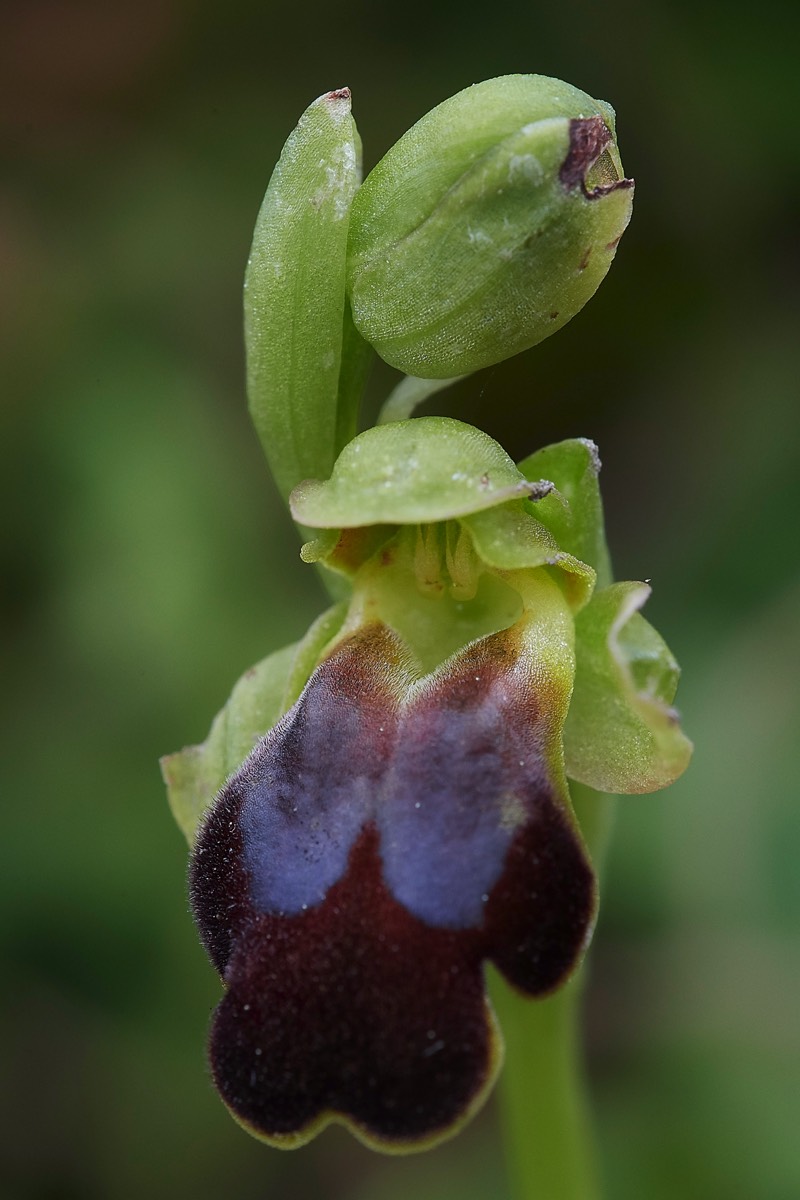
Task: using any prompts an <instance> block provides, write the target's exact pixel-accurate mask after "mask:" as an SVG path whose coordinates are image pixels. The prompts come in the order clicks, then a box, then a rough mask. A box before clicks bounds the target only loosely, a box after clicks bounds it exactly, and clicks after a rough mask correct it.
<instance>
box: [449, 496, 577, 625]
mask: <svg viewBox="0 0 800 1200" xmlns="http://www.w3.org/2000/svg"><path fill="white" fill-rule="evenodd" d="M549 498H550V497H548V496H545V497H544V499H542V500H537V501H536V504H535V511H536V513H537V514H538V512H539V507H540V505H542V504H543V503H545V501H546V500H548V499H549ZM531 507H534V506H533V505H532V504H530V503H527V502H525V501H517V502H512V503H509V504H503V505H501V506H499V507H497V508H490V509H485V510H484V511H483V512H479V513H473V514H471V515H470V516H466V517H462V518H461V524H462V525H463V526H465V528H467V529H468V530H469V532H470V534H471V535H472V541H473V545H474V547H475V551H476V553H477V555H478V557H479V558H480V559H481V560H482V561H483V562H484V563H486V565H487V566H490V567H494V568H495V569H497V570H500V571H523V570H529V569H531V568H535V567H543V566H548V567H558V568H560V570H561V571H562V572H564V573H565V576H566V578H565V579H564V580H563V583H564V585H565V590H566V594H567V598H568V600H569V602H570V605H571V607H572V608H573V609H575V610H576V611H577V609H579V608H583V606H584V605H585V604H588V602H589V600H590V598H591V595H592V591H593V589H594V581H595V573H594V571H593V570H592V568H591V567H589V566H587V565H586V563H584V562H581V561H580V560H579V559H577V558H575V557H574V556H573V555H571V554H565V553H564V552H563V551H562V550H561V548H560V546H559V544H558V542H557V541H556V539H555V538H554V537H553V534H552V533H551V532H550V530H549V529H547V528H546V526H545V525H544V524H543V523H542V522H541V521H537V519H536V517H534V516H533V515H532V514H531V513H530V512H529V511H528V509H529V508H531Z"/></svg>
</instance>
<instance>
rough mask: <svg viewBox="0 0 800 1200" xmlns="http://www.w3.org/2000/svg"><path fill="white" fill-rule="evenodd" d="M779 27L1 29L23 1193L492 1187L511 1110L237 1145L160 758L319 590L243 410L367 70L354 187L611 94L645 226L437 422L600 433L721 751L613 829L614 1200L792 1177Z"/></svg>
mask: <svg viewBox="0 0 800 1200" xmlns="http://www.w3.org/2000/svg"><path fill="white" fill-rule="evenodd" d="M795 12H796V9H795V7H794V6H793V5H791V4H790V3H788V2H787V3H785V4H782V3H780V2H779V0H762V3H760V4H759V5H758V6H757V7H754V6H752V5H744V4H739V3H736V2H734V3H722V2H721V0H720V2H713V0H680V2H672V3H668V2H664V0H662V2H659V0H645V2H643V3H639V4H636V3H634V2H633V0H606V2H605V3H603V4H602V5H601V4H596V3H590V2H589V0H584V2H580V0H569V2H565V3H561V4H559V5H556V4H548V5H545V4H543V3H538V2H533V3H531V2H527V3H517V2H514V3H504V2H503V0H499V3H494V4H490V5H486V6H478V5H476V4H473V3H471V0H465V2H462V3H456V2H455V0H448V2H445V3H439V4H433V5H432V6H430V5H429V4H426V3H423V2H422V0H405V3H404V4H402V5H392V6H388V5H387V6H381V5H376V4H369V3H366V2H364V0H340V3H338V4H329V3H320V2H319V0H310V2H309V3H307V4H305V5H302V6H301V5H291V4H281V5H274V4H270V3H264V2H263V0H262V2H261V3H255V2H254V0H228V3H226V4H212V3H209V2H207V0H206V2H203V0H112V2H111V3H107V2H104V0H75V2H74V3H59V2H58V0H11V2H10V3H9V2H7V3H6V4H4V6H3V38H2V50H1V51H0V54H2V57H3V60H4V61H3V62H2V64H0V93H2V99H1V101H0V113H2V115H0V125H1V126H2V131H3V143H4V148H3V164H2V176H1V177H0V230H2V233H1V235H0V239H1V240H0V245H1V246H2V250H1V251H0V255H1V256H2V274H0V308H1V309H2V312H1V314H0V347H1V348H2V354H3V358H4V360H5V367H6V370H5V372H4V374H5V379H6V382H5V385H4V388H3V396H2V425H3V434H2V449H3V452H4V461H3V468H2V485H3V488H4V490H5V495H4V497H3V502H2V507H1V509H0V511H1V512H2V522H3V526H4V535H5V536H4V538H3V577H4V581H5V588H4V600H3V627H4V635H7V649H6V650H5V651H4V668H3V678H4V685H5V686H4V689H3V690H4V696H3V716H2V725H1V726H0V736H1V737H2V739H3V742H4V749H3V776H4V784H3V799H2V818H1V819H2V831H1V832H0V954H2V960H3V969H2V974H3V981H4V986H3V995H2V1001H1V1002H0V1004H1V1009H0V1038H1V1039H2V1050H1V1056H2V1057H1V1060H0V1061H1V1063H2V1065H1V1067H0V1070H1V1071H2V1079H3V1088H2V1100H1V1103H2V1111H0V1195H2V1197H3V1200H95V1198H103V1200H105V1198H109V1200H133V1198H137V1200H138V1198H139V1197H142V1196H147V1197H149V1198H150V1200H160V1198H162V1197H164V1198H167V1197H169V1198H171V1200H180V1198H181V1197H192V1198H194V1200H206V1198H209V1200H210V1198H217V1197H225V1198H226V1200H227V1198H230V1200H262V1198H268V1197H269V1198H271V1197H275V1198H282V1197H292V1198H296V1200H303V1198H304V1197H311V1196H314V1197H323V1198H324V1200H406V1198H407V1197H409V1196H414V1198H415V1200H443V1198H449V1197H454V1198H458V1200H506V1197H507V1194H508V1193H507V1187H506V1183H505V1177H504V1168H503V1163H502V1157H501V1150H500V1145H499V1138H498V1132H497V1127H496V1117H495V1113H494V1111H493V1108H492V1106H491V1105H490V1106H489V1108H488V1109H487V1111H486V1112H485V1113H484V1114H483V1115H482V1116H481V1117H480V1118H479V1120H478V1121H477V1122H476V1123H475V1124H474V1125H473V1126H472V1127H471V1128H470V1129H469V1130H468V1131H467V1132H466V1133H465V1134H463V1135H462V1136H461V1137H460V1138H459V1139H458V1140H457V1141H456V1142H454V1143H451V1144H450V1145H448V1146H446V1147H444V1148H442V1149H440V1150H437V1151H434V1152H432V1153H430V1154H428V1155H424V1156H420V1157H417V1158H412V1159H401V1160H387V1159H382V1158H380V1157H379V1156H376V1155H372V1154H370V1153H368V1152H367V1151H366V1150H363V1149H362V1148H360V1147H359V1146H358V1145H357V1144H356V1143H355V1142H353V1141H352V1140H351V1139H349V1138H348V1137H347V1136H346V1135H345V1134H344V1133H343V1132H341V1131H337V1130H331V1131H329V1132H327V1133H326V1134H325V1135H324V1136H323V1137H322V1138H321V1139H320V1140H319V1141H318V1142H316V1143H315V1144H314V1145H313V1146H312V1147H311V1148H309V1149H308V1150H307V1151H304V1152H302V1153H300V1154H296V1155H285V1154H281V1153H279V1152H277V1151H271V1150H269V1149H266V1148H265V1147H263V1146H260V1145H259V1144H257V1143H256V1142H254V1141H252V1140H251V1139H250V1138H249V1137H248V1136H247V1135H246V1134H244V1133H243V1132H242V1131H240V1130H239V1129H238V1128H237V1127H236V1126H235V1125H234V1123H233V1122H232V1121H231V1120H230V1118H229V1117H228V1116H227V1114H226V1113H225V1111H224V1109H223V1107H222V1105H221V1103H220V1102H219V1101H218V1100H217V1098H216V1096H215V1094H214V1093H213V1091H212V1089H211V1086H210V1083H209V1081H208V1078H207V1074H206V1067H205V1063H204V1054H203V1043H204V1037H205V1029H206V1025H207V1021H208V1016H209V1013H210V1010H211V1008H212V1006H213V1005H214V1003H215V1002H216V998H217V997H218V994H219V986H218V982H217V980H216V978H215V976H214V974H213V972H212V970H211V968H210V967H209V966H208V964H207V962H206V960H205V956H204V954H203V952H202V951H201V949H200V947H199V944H198V942H197V939H196V936H195V933H194V929H193V927H192V924H191V921H190V918H189V916H188V912H187V905H186V897H185V883H184V875H185V860H186V849H185V846H184V844H183V843H182V840H181V837H180V835H179V833H178V831H177V829H176V828H174V827H173V825H172V822H171V820H170V817H169V814H168V811H167V807H166V802H165V798H164V793H163V788H162V785H161V782H160V778H159V773H158V768H157V759H158V756H159V755H160V754H162V753H165V752H167V751H171V750H174V749H177V748H178V747H179V746H181V745H183V744H185V743H189V742H194V741H198V740H200V739H201V738H202V737H203V736H204V735H205V731H206V729H207V727H208V724H209V722H210V719H211V716H212V715H213V713H214V712H215V711H216V710H217V708H218V707H219V706H220V705H221V704H222V702H223V701H224V700H225V698H226V696H227V694H228V691H229V689H230V686H231V684H232V683H233V681H234V680H235V679H236V678H237V677H238V676H239V674H240V673H241V672H242V671H243V670H244V669H245V668H246V667H248V666H249V665H250V664H251V663H252V662H254V661H255V660H257V659H258V658H260V657H262V656H263V655H264V654H265V653H267V652H268V651H270V650H272V649H274V648H277V647H279V646H281V645H282V644H284V643H286V642H287V641H290V640H293V639H295V638H296V637H298V636H299V635H300V634H301V633H302V632H303V631H304V629H305V627H306V625H307V624H308V622H309V620H310V619H311V618H312V617H313V616H314V615H315V614H316V613H317V612H318V611H319V608H320V606H321V604H322V597H321V594H320V593H319V591H318V588H317V584H316V581H315V577H314V574H313V572H312V571H311V570H310V569H309V568H306V567H303V566H302V564H301V563H300V560H299V558H298V555H297V547H296V542H295V538H294V533H293V530H292V528H291V526H290V523H289V521H288V518H287V517H286V515H285V514H284V512H283V511H282V509H281V506H280V504H279V502H278V500H277V498H276V495H275V492H274V491H273V488H272V485H271V483H270V481H269V479H268V477H267V474H266V471H265V468H264V465H263V462H262V460H261V457H260V452H259V449H258V446H257V443H256V439H255V436H254V434H253V433H252V431H251V429H250V427H249V424H248V420H247V417H246V412H245V404H244V397H243V361H242V360H243V356H242V347H241V317H240V304H241V278H242V272H243V267H244V262H245V258H246V255H247V251H248V245H249V239H250V234H251V231H252V226H253V222H254V219H255V214H256V211H257V209H258V205H259V203H260V200H261V196H262V194H263V191H264V188H265V186H266V182H267V179H268V177H269V173H270V171H271V168H272V165H273V163H274V161H275V159H276V157H277V155H278V153H279V151H280V148H281V145H282V143H283V141H284V139H285V137H286V136H287V135H288V133H289V131H290V129H291V128H292V126H293V125H294V123H295V121H296V119H297V117H298V116H299V114H300V112H301V111H302V109H303V108H304V107H305V106H306V105H307V104H308V103H309V102H310V101H311V99H313V98H314V97H315V96H316V95H318V94H319V93H320V92H322V91H325V90H328V89H330V88H333V87H338V86H341V85H343V84H348V85H350V87H351V88H352V89H353V93H354V107H355V113H356V117H357V120H358V123H359V126H360V129H361V132H362V135H363V137H364V142H365V150H366V159H367V165H368V166H369V165H370V164H371V163H373V162H374V161H376V159H377V158H378V157H379V156H380V154H382V153H383V151H384V150H385V149H386V148H388V146H389V145H390V144H391V142H393V141H394V140H395V138H396V137H398V136H399V135H400V134H401V133H402V132H403V131H404V130H405V129H406V128H407V127H408V126H409V125H410V124H411V123H412V122H413V121H414V120H416V119H417V118H418V117H419V116H420V115H422V113H424V112H425V111H426V110H427V109H428V108H430V107H431V106H432V105H433V104H435V103H437V102H438V101H440V100H442V99H444V98H445V97H446V96H448V95H450V94H451V93H453V92H454V91H457V90H458V89H459V88H461V87H463V86H465V85H467V84H469V83H472V82H475V81H477V80H479V79H482V78H487V77H489V76H492V75H496V74H503V73H506V72H509V71H537V72H540V73H543V74H552V75H558V76H561V77H563V78H566V79H568V80H570V81H571V82H573V83H575V84H577V85H579V86H580V87H582V88H584V89H585V90H587V91H589V92H591V93H593V94H595V95H598V96H601V97H603V98H604V99H608V100H610V101H611V102H612V103H613V104H614V105H615V106H616V108H617V112H618V120H619V137H620V143H621V147H622V152H623V158H624V161H625V164H626V167H627V170H628V172H629V173H631V174H633V175H634V176H635V177H636V180H637V184H638V186H637V193H636V205H635V215H634V220H633V224H632V226H631V228H630V230H629V232H628V233H627V234H626V236H625V238H624V240H623V242H622V246H621V249H620V252H619V255H618V257H617V261H616V263H615V265H614V268H613V270H612V272H611V275H610V276H609V278H608V280H607V281H606V283H605V284H604V285H603V287H602V288H601V291H600V292H599V294H598V296H597V297H596V298H595V299H594V300H593V301H592V302H591V304H590V305H589V306H588V308H587V309H586V310H585V311H584V312H583V313H582V314H581V315H580V316H579V317H577V318H576V319H575V321H573V322H572V324H570V325H569V326H568V327H567V328H566V329H565V330H564V331H563V332H562V333H560V334H559V335H558V336H557V337H555V338H553V339H551V340H550V341H548V342H545V343H544V344H543V345H542V346H540V347H538V348H537V349H535V350H533V351H531V352H530V353H528V354H526V355H524V356H522V357H521V358H520V359H517V360H514V361H512V362H509V363H506V364H503V365H502V366H499V367H497V368H495V369H492V370H490V371H486V372H483V373H481V374H480V375H477V376H475V377H473V378H472V379H470V380H469V381H467V382H465V383H463V384H462V385H460V386H459V387H458V388H457V389H455V390H454V391H453V392H452V393H445V394H444V396H443V397H440V398H439V400H438V405H435V403H434V402H432V403H431V405H430V410H431V411H433V410H434V409H435V410H436V411H446V412H449V413H451V414H452V415H459V416H462V417H464V418H465V419H466V420H470V419H471V420H473V421H475V422H476V423H478V424H480V425H482V426H483V427H484V428H486V429H487V430H488V431H489V432H490V433H492V434H493V435H494V436H496V437H498V438H499V439H500V440H501V441H503V442H504V443H505V445H506V446H507V448H508V449H509V450H510V451H511V452H512V453H514V454H516V455H518V456H522V455H523V454H525V453H527V452H528V451H530V450H531V449H533V448H535V447H536V446H538V445H541V444H544V443H546V442H547V441H553V440H557V439H561V438H564V437H568V436H573V435H586V436H591V437H593V438H595V440H596V441H597V442H598V443H599V445H600V448H601V452H602V457H603V461H604V472H603V483H604V491H605V496H606V502H607V512H608V522H609V531H610V540H611V545H612V551H613V553H614V557H615V562H616V567H617V573H618V575H619V576H621V577H623V578H626V577H632V578H648V579H649V578H652V580H653V583H654V587H655V593H654V597H653V599H652V601H651V603H650V606H649V613H648V615H649V616H650V617H651V619H652V620H653V621H654V623H655V624H656V625H657V627H658V628H659V629H660V630H661V631H662V633H663V634H664V635H665V637H666V638H667V640H668V641H669V643H670V644H671V646H672V648H673V650H674V651H675V653H676V654H677V656H678V658H679V659H680V661H681V662H682V664H683V666H684V681H683V683H682V686H681V690H680V692H679V701H680V705H681V709H682V711H683V714H684V718H685V724H686V727H687V729H688V731H689V733H690V734H691V735H692V736H693V737H694V739H695V741H696V744H697V750H696V757H695V761H694V764H693V766H692V767H691V769H690V770H689V772H688V773H687V775H686V776H685V777H684V778H683V779H682V780H681V781H680V782H679V783H678V784H676V785H675V786H674V787H673V788H672V789H670V790H669V791H668V792H666V793H663V794H659V795H657V796H652V797H630V798H628V799H626V800H624V801H623V802H622V803H621V805H620V809H619V819H618V823H617V830H616V838H615V842H614V848H613V853H612V855H611V861H610V864H609V876H608V885H607V887H606V890H605V895H604V904H603V911H602V917H601V925H600V930H599V934H598V938H597V941H596V946H595V951H594V959H593V970H592V981H591V987H590V990H589V995H588V1002H587V1036H588V1055H589V1067H590V1074H591V1086H592V1093H593V1100H594V1105H595V1110H596V1114H597V1127H598V1137H599V1144H600V1148H601V1155H602V1162H603V1169H604V1173H605V1176H606V1182H607V1195H608V1198H609V1200H676V1198H680V1200H683V1198H684V1197H687V1198H702V1200H705V1198H709V1200H716V1198H723V1197H724V1198H725V1200H740V1198H741V1200H755V1198H758V1200H793V1198H795V1197H797V1196H798V1195H800V1150H798V1145H797V1140H796V1123H797V1114H798V1090H799V1080H798V1076H800V1071H798V1066H799V1065H800V1029H799V1028H798V1011H799V1010H800V988H799V987H798V979H799V978H800V962H799V961H798V959H799V957H800V955H799V954H798V943H797V938H796V930H797V927H798V917H800V872H798V866H797V864H798V859H799V858H800V806H799V805H798V804H797V801H796V790H797V774H798V751H797V733H798V728H800V721H799V720H798V718H799V717H800V686H799V685H798V675H797V665H798V662H800V655H798V650H799V649H800V647H798V641H799V640H800V638H798V622H797V612H798V603H800V572H798V560H797V555H796V542H797V524H798V514H799V513H800V494H799V493H800V486H799V485H798V479H799V478H800V473H799V472H798V470H797V458H798V449H799V448H800V436H799V435H800V427H799V426H800V422H799V421H798V404H797V383H798V366H800V364H799V363H798V356H797V351H796V345H795V342H796V339H797V318H798V306H797V303H796V283H797V275H798V270H797V268H798V259H797V254H796V251H797V248H798V247H797V221H796V217H797V201H798V163H799V162H800V154H798V138H797V131H796V114H797V111H798V99H800V97H798V95H797V86H796V85H797V67H796V41H797V35H798V32H799V30H798V22H797V19H796V17H795V15H794V14H795ZM390 381H391V372H389V370H388V368H382V369H381V370H380V371H377V372H376V374H375V376H374V377H373V383H372V397H373V403H375V402H376V398H377V397H378V396H379V395H380V394H381V393H382V392H385V390H386V388H387V387H388V385H389V383H390ZM4 640H5V638H4ZM531 1087H536V1081H535V1080H532V1081H531Z"/></svg>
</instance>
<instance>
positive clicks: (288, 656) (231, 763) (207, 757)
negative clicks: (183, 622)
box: [161, 604, 346, 846]
mask: <svg viewBox="0 0 800 1200" xmlns="http://www.w3.org/2000/svg"><path fill="white" fill-rule="evenodd" d="M345 611H346V606H345V605H344V604H340V605H336V606H335V607H334V608H330V609H328V611H327V612H324V613H323V614H322V616H320V617H318V618H317V620H316V621H315V622H314V624H313V625H312V626H311V628H310V629H309V631H308V633H307V634H306V635H305V637H304V638H303V639H302V640H301V641H299V642H295V643H294V644H293V645H291V646H285V647H284V648H283V649H282V650H276V651H275V652H274V653H273V654H268V655H267V657H266V658H264V659H262V660H261V662H259V663H256V665H255V666H254V667H251V668H250V670H249V671H245V673H244V675H243V676H242V677H241V679H240V680H239V681H238V682H237V684H236V685H235V687H234V689H233V691H232V692H231V695H230V698H229V699H228V701H227V703H226V704H225V706H224V707H223V708H222V709H221V711H220V712H218V713H217V715H216V717H215V718H214V720H213V722H212V725H211V729H210V731H209V734H208V737H207V738H206V740H205V741H204V742H201V743H200V745H198V746H187V747H185V749H183V750H179V751H177V752H176V753H175V754H167V755H165V756H164V757H163V758H162V759H161V774H162V776H163V779H164V782H165V784H166V785H167V797H168V799H169V805H170V808H171V810H172V815H173V817H174V818H175V821H176V823H177V825H178V827H179V829H180V830H181V832H182V833H183V834H184V836H185V837H186V840H187V841H188V843H189V845H190V846H191V845H193V844H194V840H195V838H196V836H197V831H198V829H199V827H200V823H201V821H202V819H203V814H204V813H205V811H206V809H207V808H208V807H209V805H210V804H211V802H212V801H213V799H214V797H215V796H216V794H217V792H218V791H219V790H220V788H221V787H222V786H223V784H224V783H225V781H226V779H228V777H229V776H230V775H231V774H233V772H234V771H237V770H238V769H239V767H240V766H241V765H242V763H243V762H244V760H245V759H246V758H247V756H248V754H249V753H250V751H251V750H252V749H253V746H254V745H255V744H256V742H257V741H258V739H259V738H260V737H263V736H264V734H265V733H267V732H268V731H269V730H270V729H272V727H273V725H275V723H276V722H277V721H278V720H279V719H280V718H281V717H282V716H283V714H284V713H285V712H287V711H288V709H290V708H291V706H292V704H294V702H295V700H296V699H297V697H298V696H299V694H300V692H301V691H302V690H303V687H304V686H305V684H306V682H307V680H308V678H309V676H310V675H311V673H312V671H313V670H314V668H315V667H316V665H317V662H318V660H319V658H320V657H321V655H322V653H323V651H324V649H325V646H326V644H327V643H328V642H330V641H331V639H332V638H333V637H334V636H335V635H336V633H337V632H338V630H339V627H340V626H341V624H342V621H343V620H344V616H345Z"/></svg>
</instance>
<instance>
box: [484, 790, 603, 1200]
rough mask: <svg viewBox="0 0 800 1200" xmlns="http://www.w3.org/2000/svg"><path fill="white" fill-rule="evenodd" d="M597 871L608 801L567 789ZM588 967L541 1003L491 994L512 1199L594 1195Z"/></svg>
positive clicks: (507, 992)
mask: <svg viewBox="0 0 800 1200" xmlns="http://www.w3.org/2000/svg"><path fill="white" fill-rule="evenodd" d="M571 790H572V795H573V801H574V805H575V810H576V814H577V816H578V819H579V822H580V825H581V829H582V831H583V835H584V838H585V840H586V844H587V846H588V848H589V851H590V853H591V855H592V860H593V862H594V864H595V869H596V870H597V872H598V874H599V871H600V866H601V862H602V858H603V854H604V850H605V846H606V842H607V839H608V833H609V829H610V825H611V819H612V814H613V806H614V802H613V798H612V797H609V796H602V795H600V794H599V793H597V792H592V791H591V790H590V789H589V788H586V787H582V786H580V785H574V784H573V785H572V786H571ZM585 969H586V968H585V966H584V967H582V968H581V970H580V971H579V972H578V974H577V975H576V976H575V977H574V978H573V979H572V980H571V981H570V983H569V984H567V986H566V987H564V988H562V989H561V990H560V991H558V992H556V993H555V994H554V995H553V996H550V997H548V998H547V999H546V1000H541V1001H538V1002H535V1001H534V1002H531V1001H530V999H527V998H525V997H524V996H520V995H518V994H517V993H515V992H512V990H511V989H510V988H509V987H508V986H507V985H506V984H505V983H504V982H503V981H502V980H500V979H499V977H497V976H495V977H494V978H493V980H492V996H493V1000H494V1003H495V1007H496V1009H497V1012H498V1016H499V1018H500V1024H501V1026H502V1028H503V1033H504V1036H505V1041H506V1061H505V1065H504V1067H503V1071H502V1075H501V1079H500V1111H501V1124H502V1129H503V1136H504V1140H505V1145H506V1155H507V1161H508V1174H509V1180H510V1185H511V1196H512V1197H513V1200H599V1198H600V1195H601V1189H600V1184H599V1181H598V1175H597V1167H596V1162H595V1152H594V1144H593V1138H592V1133H591V1125H590V1120H589V1113H588V1103H587V1098H586V1085H585V1079H584V1073H583V1064H582V1053H581V1038H580V1023H579V1017H580V1001H581V993H582V981H583V977H584V975H585Z"/></svg>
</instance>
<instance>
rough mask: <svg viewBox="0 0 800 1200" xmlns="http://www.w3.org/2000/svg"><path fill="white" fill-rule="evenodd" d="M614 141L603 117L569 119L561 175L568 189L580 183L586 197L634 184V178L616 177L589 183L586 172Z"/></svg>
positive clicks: (592, 197)
mask: <svg viewBox="0 0 800 1200" xmlns="http://www.w3.org/2000/svg"><path fill="white" fill-rule="evenodd" d="M610 141H611V130H610V129H609V128H608V126H607V125H606V123H605V121H604V120H603V118H602V117H577V118H575V119H574V120H572V121H570V123H569V153H568V154H567V157H566V158H565V159H564V162H563V164H562V166H561V170H560V171H559V173H558V177H559V179H560V180H561V182H562V184H563V185H564V187H565V188H566V189H567V191H570V192H571V191H574V189H575V188H577V187H579V188H580V189H581V191H582V192H583V194H584V196H585V197H586V199H587V200H596V199H597V197H598V196H607V195H608V193H609V192H613V191H616V189H617V188H630V187H633V180H632V179H617V180H614V182H612V183H602V184H599V185H597V186H596V187H592V188H587V187H586V174H587V172H588V171H589V170H590V169H591V167H593V166H594V164H595V163H596V162H597V160H598V158H599V157H600V155H601V154H602V153H603V151H604V150H605V148H606V146H607V145H608V144H609V142H610Z"/></svg>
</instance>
